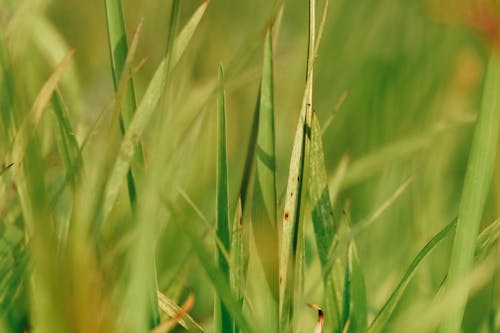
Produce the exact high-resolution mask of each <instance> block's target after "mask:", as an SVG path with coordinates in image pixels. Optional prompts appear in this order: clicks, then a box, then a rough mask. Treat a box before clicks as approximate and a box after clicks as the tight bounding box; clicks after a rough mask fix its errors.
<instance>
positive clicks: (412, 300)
mask: <svg viewBox="0 0 500 333" xmlns="http://www.w3.org/2000/svg"><path fill="white" fill-rule="evenodd" d="M199 4H200V2H199V1H191V0H183V1H181V16H180V17H181V25H182V24H184V22H185V21H186V20H187V19H188V18H189V17H190V16H191V14H192V12H193V11H194V10H195V9H196V8H197V6H198V5H199ZM322 4H323V2H322V1H320V2H319V3H318V10H319V9H320V8H322ZM466 4H467V2H457V3H450V2H446V1H441V2H439V1H438V0H434V1H423V0H378V1H370V0H331V3H330V7H329V9H328V17H327V22H326V26H325V31H324V35H323V40H322V44H321V47H320V49H319V55H318V59H317V63H316V68H315V77H314V106H313V107H314V109H315V111H316V112H317V113H318V115H319V119H320V122H321V123H325V121H326V120H327V119H328V118H329V117H330V116H331V115H332V114H333V113H334V112H336V111H335V108H336V105H337V103H338V102H339V99H341V98H342V96H343V94H347V97H346V98H345V102H344V103H343V104H342V106H341V107H340V109H339V110H338V112H336V113H335V118H334V119H333V121H332V123H331V125H330V126H329V127H327V128H326V129H325V132H324V136H323V140H324V148H325V154H326V162H327V168H328V170H329V172H330V175H331V174H333V171H334V170H335V168H336V167H337V165H338V163H339V161H340V160H341V158H342V156H348V158H349V165H348V169H347V175H346V180H345V181H344V183H343V184H342V187H341V190H340V193H339V198H338V199H337V204H336V206H335V207H334V209H335V213H336V218H340V217H341V216H342V210H343V209H344V208H345V207H346V205H348V206H349V209H350V213H351V223H352V224H357V223H361V222H363V221H365V220H366V219H367V218H369V216H370V215H371V214H372V213H373V212H374V211H376V209H377V208H378V207H380V205H381V204H382V203H383V202H384V201H385V200H387V199H388V198H389V197H390V196H391V195H392V194H393V193H394V191H396V189H397V188H398V187H399V186H400V185H401V184H403V183H404V182H405V181H407V180H408V179H410V183H409V185H408V188H407V189H406V190H405V191H404V193H403V194H402V195H401V196H400V197H399V198H398V199H397V200H396V201H395V202H394V203H393V204H392V205H391V207H390V208H389V209H387V211H385V212H384V213H383V215H382V216H380V218H379V219H377V221H376V222H375V223H373V224H372V225H370V226H369V227H368V228H367V229H365V230H364V231H363V232H361V233H360V234H359V235H358V236H357V238H356V242H357V247H358V250H359V257H360V261H361V264H362V268H363V272H364V274H365V279H366V286H367V293H368V295H367V297H368V309H369V315H371V316H373V315H374V314H375V313H376V312H377V311H378V309H379V308H380V307H381V306H382V305H383V303H384V302H385V300H386V299H387V297H388V296H389V295H390V292H391V291H392V290H393V288H394V286H395V285H396V283H397V282H398V281H399V279H400V276H401V275H402V273H403V272H404V270H405V269H406V267H407V266H408V264H409V262H410V261H411V260H412V258H413V257H414V256H415V254H416V253H417V252H418V250H419V249H420V248H421V247H422V246H423V245H424V244H425V243H426V242H427V241H428V240H429V239H430V238H431V237H432V235H434V234H435V233H436V232H437V231H438V230H439V229H441V228H442V227H443V226H444V225H446V224H447V223H449V222H450V221H451V220H452V219H453V218H454V217H455V216H456V215H457V210H458V203H459V200H460V195H461V189H462V185H463V178H464V174H465V166H466V162H467V156H468V151H469V146H470V140H471V134H472V128H473V123H474V119H475V115H476V113H477V111H478V109H479V105H480V98H481V88H482V82H483V71H484V68H485V64H486V61H487V55H488V48H489V46H488V42H487V41H485V40H484V39H483V38H481V36H480V35H479V34H477V33H476V32H475V31H473V30H472V29H470V28H468V27H467V26H466V24H461V23H463V22H461V21H460V15H459V14H457V13H460V9H459V8H460V6H464V8H465V6H466ZM123 6H124V11H125V17H126V24H127V31H128V33H129V40H131V38H132V34H133V31H134V30H135V28H136V26H137V25H138V23H139V22H140V20H141V19H144V25H143V29H142V32H141V35H140V42H139V46H138V50H137V54H136V57H135V59H136V63H139V61H140V60H142V59H145V63H144V65H143V66H142V67H141V68H140V69H139V70H138V71H137V73H136V74H135V77H134V78H135V82H136V87H137V96H138V99H139V100H140V98H141V96H142V94H143V93H144V91H145V88H146V86H147V84H148V82H149V81H150V79H151V77H152V75H153V73H154V71H155V69H156V67H157V66H158V63H159V61H160V59H161V58H162V57H163V54H164V52H165V48H166V39H167V32H168V18H169V15H170V13H169V11H170V7H171V5H170V1H159V0H146V1H137V0H123ZM273 6H274V4H273V2H272V1H268V0H248V1H244V0H237V1H234V0H212V1H211V2H210V4H209V6H208V9H207V12H206V14H205V17H204V18H203V20H202V22H201V25H200V26H199V28H198V30H197V32H196V33H195V35H194V38H193V41H192V43H191V44H190V45H189V47H188V49H187V52H186V54H185V55H184V56H183V58H182V59H181V62H180V64H179V66H177V67H176V68H175V70H174V72H173V74H172V79H171V85H172V87H174V88H172V89H170V92H169V95H168V98H169V100H170V101H171V102H170V103H169V104H170V105H174V107H173V108H172V107H170V110H169V111H170V114H169V117H171V118H169V119H170V121H171V126H170V127H169V131H171V133H168V137H169V140H171V141H170V142H169V144H166V145H165V147H166V148H165V154H166V160H167V161H168V162H169V163H168V165H166V166H165V169H164V171H165V174H164V175H163V176H164V178H163V179H159V184H161V185H160V186H161V188H162V190H163V191H164V193H166V195H167V196H172V197H174V194H175V193H176V191H177V189H179V188H181V189H183V190H184V191H185V192H186V193H188V194H189V196H190V197H191V198H192V200H193V201H194V202H195V203H196V205H197V206H199V207H200V209H201V211H202V212H203V213H204V214H205V216H207V218H208V220H209V221H211V222H213V216H214V214H215V212H214V207H215V206H214V202H215V201H214V200H215V156H216V154H215V153H216V139H215V124H216V122H215V98H214V96H212V95H211V94H210V93H209V92H210V87H211V86H212V85H213V84H214V82H215V80H216V76H217V66H218V64H219V62H220V63H222V64H223V65H224V66H225V67H226V68H228V71H232V70H233V69H234V71H233V72H231V73H234V75H232V76H231V77H230V79H229V81H228V84H227V113H228V125H227V127H228V151H229V177H230V184H229V185H230V201H231V200H232V201H234V200H236V192H237V190H238V187H239V182H240V178H241V175H242V170H243V163H244V159H245V154H244V151H245V149H246V145H247V142H248V138H249V135H250V126H251V119H252V116H253V110H254V105H255V100H256V97H257V92H258V85H259V77H260V73H261V58H262V56H261V55H262V41H263V38H264V29H265V26H266V22H268V21H269V19H270V17H271V15H272V12H273ZM457 8H458V9H457ZM307 10H308V3H307V1H295V0H294V1H287V2H286V5H285V9H284V13H283V21H282V26H281V29H280V33H279V37H278V40H277V44H276V48H275V50H274V51H275V57H274V65H275V106H276V156H277V177H278V178H277V187H278V194H280V193H283V192H284V188H285V186H286V179H287V175H288V166H289V159H290V153H291V149H292V142H293V136H294V133H295V126H296V124H297V118H298V115H299V111H300V103H301V100H302V93H303V89H304V81H305V70H306V66H305V61H306V57H307V24H308V21H307ZM457 17H458V18H457ZM497 19H499V20H500V18H497ZM106 29H107V28H106V20H105V11H104V2H103V1H100V0H86V1H81V0H64V1H63V0H53V1H50V0H1V1H0V30H1V35H2V38H3V39H4V41H5V42H6V45H7V50H8V51H7V52H8V54H9V59H10V61H11V62H12V68H14V71H13V76H14V81H15V82H16V87H17V88H18V90H17V92H16V95H17V97H18V98H17V100H19V101H21V102H20V103H21V104H23V105H22V106H23V107H24V108H26V109H29V106H30V105H31V103H32V102H33V100H34V98H35V96H36V94H37V92H38V91H39V89H40V87H41V85H42V84H43V83H44V82H45V80H46V79H47V77H48V75H49V74H50V73H51V72H52V71H53V69H54V66H55V64H56V63H57V62H58V61H59V60H60V59H61V58H62V56H63V55H64V54H65V53H66V51H67V50H69V49H70V48H75V49H76V54H75V58H74V60H73V62H72V65H71V66H72V67H71V68H70V70H69V71H68V72H67V73H66V75H65V77H64V79H63V81H62V83H61V89H62V91H63V93H64V95H65V96H66V102H67V104H68V108H69V112H70V118H71V121H72V123H73V126H74V127H75V129H76V134H77V137H78V138H79V140H80V141H81V140H83V138H84V137H85V133H88V131H89V128H91V127H92V126H93V123H94V122H95V121H96V119H98V117H99V116H100V115H101V114H102V113H103V112H107V111H109V110H110V109H111V106H112V104H113V99H114V90H113V83H112V75H111V67H110V58H109V51H108V45H107V33H106V31H107V30H106ZM253 45H256V46H253ZM65 82H66V83H65ZM1 94H2V100H5V99H7V98H8V96H7V94H9V92H7V91H6V90H5V89H4V90H2V91H1ZM193 119H194V124H195V127H196V128H197V130H196V131H194V134H190V133H191V132H192V131H191V130H190V129H191V127H190V124H191V123H192V122H193ZM198 120H199V121H198ZM153 124H154V121H153V122H152V125H150V126H151V127H154V125H153ZM104 126H105V125H104ZM151 133H155V132H154V131H151ZM186 133H188V134H186ZM40 139H41V144H42V147H43V151H42V156H43V159H44V160H45V161H46V163H47V164H48V165H49V166H50V167H49V169H48V170H51V172H53V173H54V174H56V173H57V169H58V168H60V163H59V162H57V156H55V153H54V152H55V148H54V147H53V142H54V139H53V136H52V134H50V133H45V132H44V134H43V135H41V136H40ZM91 140H92V138H91ZM94 140H96V142H98V140H100V137H97V138H95V139H94ZM100 144H102V145H106V144H107V143H106V142H101V143H100ZM159 144H162V143H158V142H156V141H155V137H151V136H146V137H145V139H144V147H145V148H144V150H145V155H146V160H147V159H148V158H150V159H152V157H151V156H152V155H154V154H158V153H161V152H162V151H163V150H162V148H161V146H158V145H159ZM6 151H7V146H6V145H4V144H1V145H0V154H2V156H3V154H5V152H6ZM93 154H94V153H93V152H92V150H90V151H89V152H87V155H88V156H89V158H90V159H91V158H92V156H93ZM497 155H498V156H497V167H496V170H495V176H494V181H493V184H492V186H491V195H490V196H489V200H488V204H487V210H486V213H485V215H484V217H483V221H484V224H487V223H490V222H491V221H493V220H494V219H495V218H496V217H497V216H498V213H499V211H500V163H499V162H498V161H500V154H497ZM96 156H100V155H96ZM54 159H55V160H54ZM409 177H411V178H409ZM124 192H125V191H124ZM119 200H120V201H119V202H118V204H119V205H120V204H121V205H122V206H123V205H124V202H126V197H125V195H123V198H121V197H120V199H119ZM177 200H178V202H177V203H178V205H179V206H181V208H179V209H181V211H182V221H181V223H184V222H183V220H184V219H185V220H186V221H187V220H190V219H197V218H198V217H197V215H196V213H195V212H194V211H193V210H192V209H190V208H189V206H188V205H186V204H185V202H181V200H180V199H177ZM280 207H282V206H280ZM6 211H7V210H6V209H5V210H4V212H6ZM1 213H2V211H0V216H2V215H1ZM114 215H115V220H116V221H117V223H118V221H120V220H121V219H126V217H124V216H126V214H121V213H120V209H118V210H117V211H116V212H115V214H114ZM4 216H6V215H4ZM165 216H166V215H165V213H164V212H163V213H159V215H158V219H159V220H161V222H160V224H161V225H162V233H161V238H160V242H159V247H158V251H157V255H158V258H157V262H158V278H159V289H160V290H162V291H164V292H165V293H166V294H167V295H170V296H171V297H172V298H174V299H175V298H179V297H180V298H182V297H184V296H185V295H186V293H187V292H188V291H189V290H192V291H193V292H194V294H195V296H196V304H195V307H194V309H193V311H192V312H191V315H192V316H193V317H194V318H196V319H198V320H199V321H200V322H201V323H207V322H209V321H210V313H211V307H212V300H211V297H210V294H211V287H210V283H209V282H208V281H207V279H206V277H205V276H204V274H203V273H202V270H201V268H200V267H199V265H198V264H197V262H196V256H195V255H194V254H193V253H192V252H191V250H190V246H189V241H188V240H187V239H185V238H184V237H183V236H182V235H180V233H179V231H178V230H177V228H179V224H176V223H170V222H169V219H168V218H167V217H165ZM115 226H116V225H115V224H110V225H109V226H108V227H107V229H106V230H107V235H108V236H107V237H108V238H109V239H110V240H111V239H114V238H115V237H118V238H119V236H117V235H118V234H119V232H118V231H116V230H114V229H113V228H114V227H115ZM110 244H112V242H110ZM105 247H106V246H105ZM109 247H110V248H114V246H111V245H110V246H109ZM310 247H312V245H310ZM450 250H451V238H449V239H448V240H447V241H446V242H445V244H443V245H441V246H440V247H439V248H438V249H437V250H436V251H435V252H433V253H432V255H431V256H430V258H429V259H428V260H426V261H425V262H424V263H423V264H422V267H421V268H420V269H419V270H418V272H417V275H416V277H415V278H414V279H413V281H412V283H411V285H410V287H409V289H408V290H407V292H406V293H405V295H404V299H403V302H402V303H401V305H400V308H402V309H408V308H411V307H415V308H418V306H419V305H421V304H426V302H429V301H430V300H431V299H432V297H433V296H434V294H435V291H436V290H437V288H438V287H439V285H440V283H441V282H442V279H443V276H444V274H445V273H446V271H447V269H448V260H449V254H450ZM117 251H118V250H117ZM110 252H111V250H110ZM110 258H113V257H112V256H111V255H110ZM490 288H491V286H490V283H488V284H487V285H486V286H483V287H482V288H481V289H480V290H479V292H478V293H477V294H475V296H474V297H473V298H472V300H471V303H470V306H469V307H468V309H467V314H466V318H465V324H464V330H465V331H466V332H480V331H481V330H483V329H486V325H487V320H488V316H489V312H488V311H485V310H484V309H485V308H487V307H488V306H489V302H490V297H495V296H492V295H491V291H490V290H491V289H490ZM313 301H314V300H311V302H313ZM398 309H399V307H398ZM497 310H498V307H497ZM304 311H305V312H307V313H308V314H307V316H309V318H310V320H312V321H313V320H314V313H313V312H312V311H311V313H309V312H308V311H310V310H307V309H306V310H304ZM397 314H399V313H397ZM370 318H372V317H370ZM209 326H210V325H208V327H209ZM497 327H498V326H497Z"/></svg>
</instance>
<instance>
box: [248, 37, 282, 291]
mask: <svg viewBox="0 0 500 333" xmlns="http://www.w3.org/2000/svg"><path fill="white" fill-rule="evenodd" d="M272 31H273V30H272V27H270V28H269V30H268V31H267V34H266V40H265V44H264V63H263V73H262V81H261V85H260V97H259V108H258V112H259V129H258V137H257V149H256V166H255V184H254V195H253V203H252V227H253V232H254V236H255V242H256V246H257V251H258V252H259V256H260V259H261V262H262V264H263V266H264V272H265V274H266V278H267V282H268V284H269V286H270V287H271V291H272V293H273V296H274V297H275V299H278V232H277V225H276V220H277V216H276V214H277V208H276V204H277V198H276V157H275V132H274V92H273V91H274V87H273V85H274V83H273V49H272V43H273V33H272Z"/></svg>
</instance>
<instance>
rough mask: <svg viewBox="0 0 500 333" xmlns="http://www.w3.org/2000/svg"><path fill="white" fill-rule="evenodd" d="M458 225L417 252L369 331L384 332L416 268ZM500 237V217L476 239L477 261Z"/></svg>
mask: <svg viewBox="0 0 500 333" xmlns="http://www.w3.org/2000/svg"><path fill="white" fill-rule="evenodd" d="M456 225H457V219H455V220H454V221H452V222H451V223H450V224H448V225H447V226H445V227H444V228H443V229H442V230H441V231H439V232H438V233H437V234H436V235H435V236H434V237H433V238H432V239H431V240H430V241H429V242H428V243H427V244H426V245H425V246H424V247H423V248H422V250H420V252H419V253H418V254H417V256H416V257H415V259H413V261H412V263H411V264H410V266H409V267H408V269H407V271H406V273H405V275H404V276H403V278H402V279H401V281H400V282H399V284H398V285H397V287H396V289H395V290H394V291H393V293H392V294H391V296H390V297H389V299H388V300H387V301H386V303H385V304H384V306H383V307H382V309H381V310H380V311H379V313H378V314H377V316H376V317H375V319H374V321H373V322H372V323H371V325H370V328H369V330H368V332H369V333H374V332H382V331H383V330H384V327H385V325H387V323H388V321H389V319H390V317H391V315H392V313H393V312H394V310H395V308H396V306H397V304H398V302H399V300H400V299H401V296H402V295H403V293H404V291H405V289H406V287H407V286H408V284H409V282H410V281H411V279H412V277H413V275H414V274H415V271H416V269H417V268H418V266H419V265H420V263H421V261H422V260H423V259H425V257H426V256H427V255H428V254H429V253H430V252H431V251H432V250H433V249H434V248H435V247H436V246H437V245H439V243H440V242H441V241H442V240H444V239H446V237H448V236H449V235H450V234H451V233H452V232H453V231H454V230H455V227H456ZM499 237H500V219H497V220H495V221H494V222H493V223H491V224H490V225H489V226H488V227H486V228H485V229H484V230H483V231H482V232H481V233H480V234H479V236H478V238H477V240H476V249H475V253H476V259H475V260H476V261H478V262H479V261H481V260H482V259H484V258H485V257H486V256H487V254H488V253H489V252H490V250H491V249H492V248H493V246H494V245H495V244H496V242H497V241H498V238H499Z"/></svg>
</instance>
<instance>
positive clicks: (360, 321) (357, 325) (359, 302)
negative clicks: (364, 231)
mask: <svg viewBox="0 0 500 333" xmlns="http://www.w3.org/2000/svg"><path fill="white" fill-rule="evenodd" d="M344 286H345V287H344V295H345V297H344V313H343V315H344V320H343V331H349V332H365V331H366V325H367V308H366V287H365V280H364V276H363V271H362V269H361V264H360V262H359V258H358V254H357V250H356V246H355V244H354V241H351V243H350V244H349V248H348V250H347V265H346V272H345V279H344Z"/></svg>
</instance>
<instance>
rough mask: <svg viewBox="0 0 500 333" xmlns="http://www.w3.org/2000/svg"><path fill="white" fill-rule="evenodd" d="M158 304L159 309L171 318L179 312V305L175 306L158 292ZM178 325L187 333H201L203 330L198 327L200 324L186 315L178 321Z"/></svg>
mask: <svg viewBox="0 0 500 333" xmlns="http://www.w3.org/2000/svg"><path fill="white" fill-rule="evenodd" d="M158 303H159V305H160V309H161V310H162V311H163V312H165V313H166V314H167V315H168V316H169V317H171V318H173V317H175V315H176V314H178V313H179V312H180V311H181V307H180V306H179V305H177V304H176V303H175V302H174V301H173V300H171V299H170V298H168V297H167V296H165V295H164V294H162V293H161V292H158ZM179 324H180V325H181V326H182V327H184V328H185V329H186V330H188V331H189V332H197V333H202V332H203V328H202V327H201V326H200V324H198V323H197V322H196V321H195V320H194V319H193V318H192V317H191V316H190V315H189V314H187V313H186V314H184V315H183V316H182V318H180V319H179Z"/></svg>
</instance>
